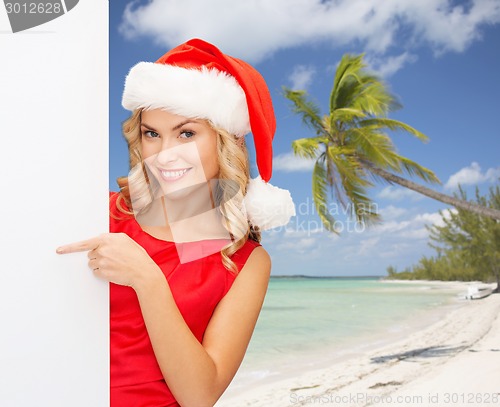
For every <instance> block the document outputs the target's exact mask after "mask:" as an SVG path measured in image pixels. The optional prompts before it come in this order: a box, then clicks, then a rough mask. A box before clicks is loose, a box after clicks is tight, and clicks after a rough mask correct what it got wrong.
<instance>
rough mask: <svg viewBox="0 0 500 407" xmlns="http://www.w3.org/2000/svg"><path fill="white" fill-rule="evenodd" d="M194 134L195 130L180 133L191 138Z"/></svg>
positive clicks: (183, 136) (182, 136)
mask: <svg viewBox="0 0 500 407" xmlns="http://www.w3.org/2000/svg"><path fill="white" fill-rule="evenodd" d="M193 136H194V132H192V131H189V130H183V131H181V135H180V137H181V138H191V137H193Z"/></svg>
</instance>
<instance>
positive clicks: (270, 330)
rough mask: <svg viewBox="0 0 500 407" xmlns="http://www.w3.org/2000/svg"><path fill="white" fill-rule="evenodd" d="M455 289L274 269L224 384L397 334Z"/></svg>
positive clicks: (450, 301) (315, 364)
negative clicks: (235, 368)
mask: <svg viewBox="0 0 500 407" xmlns="http://www.w3.org/2000/svg"><path fill="white" fill-rule="evenodd" d="M458 293H459V291H457V289H456V288H455V289H450V288H447V287H443V286H442V285H436V284H433V283H425V282H423V283H414V282H411V283H406V282H387V281H383V280H381V279H380V278H376V277H366V278H339V277H331V278H310V277H279V278H278V277H274V278H271V281H270V283H269V289H268V293H267V296H266V299H265V302H264V306H263V309H262V312H261V315H260V317H259V321H258V323H257V326H256V328H255V332H254V335H253V337H252V341H251V343H250V345H249V348H248V351H247V354H246V356H245V359H244V361H243V363H242V366H241V368H240V371H239V372H238V374H237V376H236V378H235V380H234V381H233V384H232V385H231V387H233V388H235V387H236V388H238V387H242V386H249V385H257V384H258V382H261V381H263V380H269V379H272V378H279V377H280V376H283V375H290V374H293V372H294V371H297V372H298V371H303V370H304V369H308V368H319V367H323V366H324V367H326V366H328V365H330V364H331V362H332V361H334V360H336V359H337V360H338V359H339V358H342V357H349V355H353V354H356V353H358V354H359V353H360V352H363V350H366V349H370V348H373V347H376V346H380V345H384V344H386V343H388V342H391V341H395V340H397V339H400V338H403V337H404V336H405V335H407V334H408V333H409V332H411V331H413V330H415V329H417V328H420V327H424V326H426V325H428V324H430V323H432V322H435V321H437V319H438V318H440V316H442V315H443V314H444V313H445V312H447V310H448V309H449V308H451V307H455V306H458V303H459V301H458V300H457V294H458Z"/></svg>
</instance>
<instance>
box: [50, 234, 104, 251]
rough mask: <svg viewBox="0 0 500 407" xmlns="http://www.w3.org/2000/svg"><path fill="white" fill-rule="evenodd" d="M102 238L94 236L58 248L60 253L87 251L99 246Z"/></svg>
mask: <svg viewBox="0 0 500 407" xmlns="http://www.w3.org/2000/svg"><path fill="white" fill-rule="evenodd" d="M99 243H100V240H99V238H98V237H93V238H91V239H87V240H81V241H80V242H75V243H70V244H67V245H64V246H60V247H58V248H57V249H56V253H58V254H67V253H76V252H85V251H88V250H93V249H96V248H97V247H99Z"/></svg>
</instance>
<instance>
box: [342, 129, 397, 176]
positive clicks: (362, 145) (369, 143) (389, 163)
mask: <svg viewBox="0 0 500 407" xmlns="http://www.w3.org/2000/svg"><path fill="white" fill-rule="evenodd" d="M346 140H348V141H346V144H349V145H351V146H353V148H355V149H356V151H357V153H358V154H359V155H361V156H363V157H366V158H367V159H368V160H369V161H371V162H372V163H374V164H376V165H378V166H380V167H382V168H391V169H394V170H398V169H399V164H398V162H397V160H396V157H395V154H394V153H395V151H394V145H393V144H392V141H391V139H390V138H389V137H388V136H387V135H386V134H383V133H378V132H376V131H373V130H372V129H369V128H368V129H367V128H364V127H362V128H352V129H350V130H349V131H348V132H347V136H346Z"/></svg>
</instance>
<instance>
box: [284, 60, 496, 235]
mask: <svg viewBox="0 0 500 407" xmlns="http://www.w3.org/2000/svg"><path fill="white" fill-rule="evenodd" d="M284 95H285V97H286V98H287V99H289V100H290V101H291V102H292V103H293V105H292V109H293V111H294V112H295V113H297V114H298V115H300V116H301V118H302V120H303V122H304V123H305V124H307V125H308V126H309V127H310V128H311V129H312V131H313V132H314V135H312V136H311V137H307V138H301V139H298V140H295V141H294V142H293V143H292V147H293V151H294V153H295V154H296V155H298V156H300V157H304V158H312V159H315V160H316V163H315V166H314V169H313V172H312V194H313V200H314V204H315V207H316V210H317V212H318V214H319V217H320V219H321V221H322V222H323V224H324V226H325V228H326V229H327V230H330V231H332V232H336V230H335V219H334V218H333V216H332V214H331V213H330V212H329V211H328V200H329V196H328V195H329V194H328V192H331V193H333V195H334V196H335V198H336V200H337V202H339V203H340V204H341V205H342V206H343V207H344V208H345V209H346V212H348V213H349V214H350V215H351V216H352V217H354V218H355V219H356V220H357V221H359V222H362V223H366V224H371V223H376V222H378V221H379V220H380V219H379V214H378V213H377V212H376V210H375V208H376V205H374V204H373V201H372V200H371V198H370V197H369V196H368V193H367V189H368V188H370V187H373V186H374V183H375V182H384V183H387V182H389V183H390V184H393V183H395V184H398V185H401V186H403V187H405V188H409V189H412V190H414V191H417V192H419V193H421V194H423V195H426V196H429V197H431V198H433V199H436V200H439V201H441V202H444V203H447V204H450V205H453V206H455V207H461V208H463V209H467V210H470V211H475V212H476V213H479V214H482V215H485V216H490V217H492V218H495V219H499V220H500V211H499V210H494V209H490V208H485V207H482V206H480V205H474V204H472V203H469V202H466V201H463V200H460V199H457V198H456V197H452V196H449V195H445V194H442V193H440V192H437V191H434V190H432V189H430V188H427V187H424V186H422V185H420V184H417V183H415V182H413V181H410V180H408V179H406V178H402V177H400V176H399V175H396V174H405V175H407V176H410V177H412V176H416V177H418V178H420V179H422V180H423V181H425V182H431V183H439V180H438V178H437V177H436V175H435V174H434V173H433V172H432V171H431V170H429V169H427V168H425V167H422V166H421V165H419V164H417V163H416V162H414V161H412V160H410V159H408V158H406V157H403V156H401V155H399V154H398V153H397V152H396V149H395V146H394V144H393V143H392V140H391V138H390V137H389V136H388V135H387V134H386V133H387V132H391V131H403V132H405V133H408V134H411V135H412V136H415V137H416V138H418V139H419V140H422V141H426V140H427V137H426V136H425V135H424V134H422V133H421V132H419V131H418V130H415V129H414V128H413V127H411V126H409V125H407V124H405V123H402V122H400V121H397V120H393V119H389V118H388V117H387V116H388V114H389V112H390V111H392V110H394V109H395V108H398V107H400V105H399V103H398V102H397V100H396V98H395V97H394V96H393V95H392V94H391V93H390V92H389V90H388V87H387V86H386V84H385V83H384V82H383V81H382V80H381V79H380V78H378V77H377V76H376V75H373V74H372V73H370V72H368V71H367V70H366V65H365V63H364V62H363V55H349V54H346V55H344V56H343V57H342V60H341V61H340V63H339V66H338V67H337V70H336V73H335V78H334V82H333V88H332V91H331V94H330V100H329V111H328V114H327V115H324V116H322V115H321V113H320V108H319V107H318V106H317V105H316V104H315V103H314V102H312V101H311V100H309V99H308V95H307V93H306V91H304V90H291V89H288V88H284Z"/></svg>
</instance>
